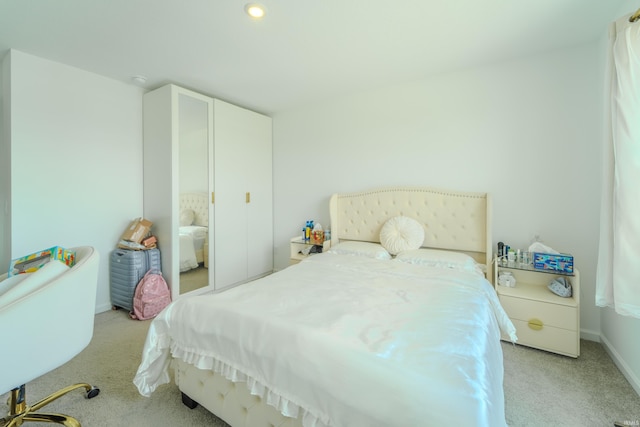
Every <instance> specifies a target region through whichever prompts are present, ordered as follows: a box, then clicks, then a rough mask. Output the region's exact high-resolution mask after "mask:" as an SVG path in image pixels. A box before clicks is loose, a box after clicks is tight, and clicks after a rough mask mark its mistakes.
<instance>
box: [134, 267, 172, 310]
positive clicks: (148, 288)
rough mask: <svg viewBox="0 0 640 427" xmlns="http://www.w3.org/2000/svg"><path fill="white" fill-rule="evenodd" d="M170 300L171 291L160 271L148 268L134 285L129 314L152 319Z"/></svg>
mask: <svg viewBox="0 0 640 427" xmlns="http://www.w3.org/2000/svg"><path fill="white" fill-rule="evenodd" d="M170 302H171V292H170V291H169V286H167V282H165V280H164V278H163V277H162V273H160V272H158V273H152V272H151V270H149V271H147V273H146V274H145V275H144V277H143V278H142V279H140V282H139V283H138V284H137V285H136V290H135V292H134V294H133V312H132V313H129V314H130V316H131V318H132V319H137V320H147V319H153V318H154V317H156V316H157V315H158V313H160V312H161V311H162V309H164V308H165V307H166V306H167V305H169V303H170Z"/></svg>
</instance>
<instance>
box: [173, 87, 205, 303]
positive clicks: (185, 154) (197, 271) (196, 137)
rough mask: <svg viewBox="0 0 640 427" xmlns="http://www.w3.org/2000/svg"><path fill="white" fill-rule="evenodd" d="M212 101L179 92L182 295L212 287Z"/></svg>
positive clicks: (179, 231) (180, 264) (179, 203)
mask: <svg viewBox="0 0 640 427" xmlns="http://www.w3.org/2000/svg"><path fill="white" fill-rule="evenodd" d="M210 105H211V104H210V103H208V102H206V101H204V100H201V99H197V98H194V97H191V96H188V95H187V94H183V93H180V94H179V95H178V141H179V142H178V146H179V148H178V159H179V165H178V170H179V183H178V190H179V191H178V205H179V207H178V209H179V211H178V219H179V224H178V225H179V227H178V234H179V236H178V242H179V250H178V253H179V268H180V294H185V293H187V292H191V291H194V290H197V289H201V288H203V287H207V286H209V283H211V281H210V280H209V278H210V277H213V276H212V272H210V271H209V269H210V268H211V269H213V263H209V229H210V225H211V226H213V224H209V219H210V214H209V206H210V204H209V194H211V193H210V191H209V154H210V153H209V139H210V137H211V135H209V115H210V111H209V108H210Z"/></svg>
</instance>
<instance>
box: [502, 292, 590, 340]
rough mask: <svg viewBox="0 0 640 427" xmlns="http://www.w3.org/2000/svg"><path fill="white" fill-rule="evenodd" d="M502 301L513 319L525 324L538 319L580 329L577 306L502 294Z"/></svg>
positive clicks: (543, 322) (547, 324) (545, 323)
mask: <svg viewBox="0 0 640 427" xmlns="http://www.w3.org/2000/svg"><path fill="white" fill-rule="evenodd" d="M500 303H501V304H502V307H503V308H504V310H505V311H506V312H507V314H508V315H509V317H510V318H511V319H512V320H514V319H515V320H520V321H522V322H524V324H525V325H527V324H528V322H529V321H531V320H534V319H536V320H539V321H541V322H542V324H543V325H545V326H554V327H557V328H561V329H567V330H571V331H576V330H577V329H578V314H577V313H578V312H577V308H576V307H570V306H566V305H559V304H550V303H546V302H540V301H533V300H529V299H525V298H515V297H509V296H504V295H500ZM518 333H520V328H518ZM518 336H519V335H518Z"/></svg>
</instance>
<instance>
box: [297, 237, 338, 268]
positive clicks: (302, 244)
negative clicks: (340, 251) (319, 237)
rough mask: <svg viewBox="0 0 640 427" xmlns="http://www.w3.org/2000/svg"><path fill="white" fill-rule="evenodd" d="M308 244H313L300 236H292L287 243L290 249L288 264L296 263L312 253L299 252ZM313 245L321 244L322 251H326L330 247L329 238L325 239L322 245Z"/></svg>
mask: <svg viewBox="0 0 640 427" xmlns="http://www.w3.org/2000/svg"><path fill="white" fill-rule="evenodd" d="M309 246H314V244H313V243H311V242H309V241H304V240H303V239H302V237H294V238H292V239H291V241H290V243H289V247H290V249H291V255H290V257H289V265H293V264H297V263H299V262H300V261H302V260H303V259H305V258H306V257H308V256H310V255H313V254H309V255H303V254H302V253H301V252H300V251H301V250H303V249H306V248H308V247H309ZM315 246H322V252H326V251H328V250H329V248H331V240H325V241H324V243H323V244H322V245H315Z"/></svg>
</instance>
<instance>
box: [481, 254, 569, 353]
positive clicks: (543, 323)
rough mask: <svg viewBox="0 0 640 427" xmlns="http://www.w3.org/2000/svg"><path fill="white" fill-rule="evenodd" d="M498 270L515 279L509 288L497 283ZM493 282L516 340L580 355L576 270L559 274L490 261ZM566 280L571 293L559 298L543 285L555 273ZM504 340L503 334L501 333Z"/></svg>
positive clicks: (556, 351) (506, 338)
mask: <svg viewBox="0 0 640 427" xmlns="http://www.w3.org/2000/svg"><path fill="white" fill-rule="evenodd" d="M501 271H508V272H511V274H512V275H513V277H515V279H516V285H515V287H513V288H510V287H505V286H500V285H498V275H499V274H500V272H501ZM493 274H494V278H493V279H494V280H493V283H494V286H495V289H496V292H497V294H498V298H499V299H500V303H501V304H502V307H503V308H504V310H505V311H506V312H507V315H508V316H509V318H510V319H511V321H512V322H513V324H514V326H515V327H516V334H517V335H518V342H517V343H518V344H521V345H525V346H529V347H534V348H538V349H541V350H546V351H550V352H553V353H558V354H563V355H565V356H571V357H578V356H579V355H580V273H579V272H578V270H577V269H574V274H573V275H569V274H563V273H560V272H556V271H543V270H538V269H534V268H533V266H530V265H520V264H517V263H506V264H501V263H500V262H499V261H498V260H495V261H494V269H493ZM560 276H563V277H565V278H566V279H568V280H569V282H570V283H571V287H572V296H571V297H569V298H562V297H559V296H557V295H556V294H554V293H553V292H551V291H550V290H549V289H548V288H547V285H548V284H549V283H550V282H551V281H552V280H553V279H555V278H556V277H560ZM502 339H503V340H506V341H508V340H509V339H508V337H507V336H504V335H503V336H502Z"/></svg>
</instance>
